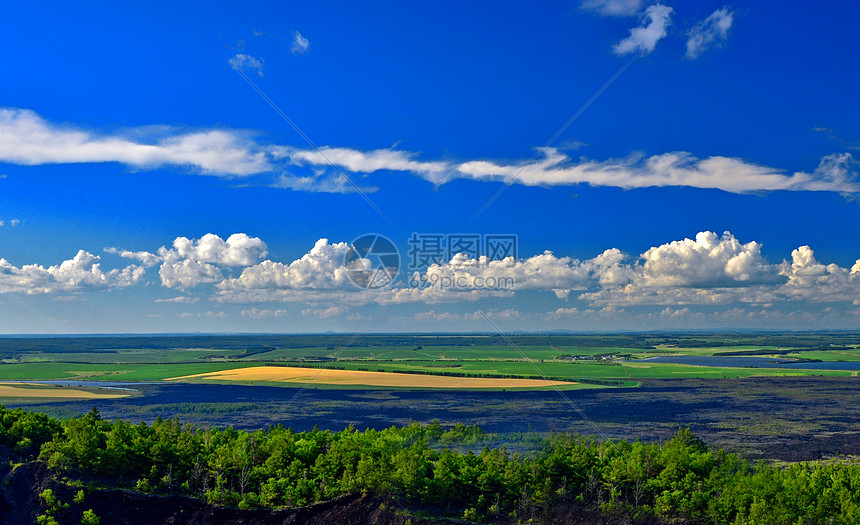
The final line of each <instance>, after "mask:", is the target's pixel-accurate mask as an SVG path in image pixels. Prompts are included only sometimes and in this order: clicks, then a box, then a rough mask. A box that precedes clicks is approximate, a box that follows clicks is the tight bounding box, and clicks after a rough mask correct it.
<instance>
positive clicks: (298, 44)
mask: <svg viewBox="0 0 860 525" xmlns="http://www.w3.org/2000/svg"><path fill="white" fill-rule="evenodd" d="M310 47H311V42H310V40H308V39H307V38H305V37H303V36H302V34H301V33H299V32H298V31H293V45H292V46H291V47H290V52H291V53H292V54H294V55H301V54H303V53H307V52H308V49H310Z"/></svg>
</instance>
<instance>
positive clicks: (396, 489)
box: [0, 407, 860, 525]
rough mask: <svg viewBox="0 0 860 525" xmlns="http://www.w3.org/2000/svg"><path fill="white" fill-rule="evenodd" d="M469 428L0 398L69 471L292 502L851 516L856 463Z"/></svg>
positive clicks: (679, 437) (106, 480)
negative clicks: (195, 419) (252, 428)
mask: <svg viewBox="0 0 860 525" xmlns="http://www.w3.org/2000/svg"><path fill="white" fill-rule="evenodd" d="M485 439H486V436H485V434H484V433H483V432H482V431H481V430H480V429H479V428H477V427H468V426H463V425H458V426H456V427H454V428H451V429H445V428H443V427H442V426H441V425H439V424H438V423H433V424H430V425H419V424H412V425H409V426H405V427H399V428H398V427H393V428H389V429H386V430H381V431H375V430H366V431H364V432H360V431H357V430H355V429H353V428H348V429H346V430H343V431H340V432H330V431H323V430H318V429H314V430H313V431H310V432H293V431H292V430H290V429H286V428H283V427H281V426H273V427H271V428H269V429H268V430H265V431H262V430H261V431H257V432H245V431H239V430H234V429H231V428H228V429H195V428H192V427H190V426H187V425H183V424H181V423H180V422H179V421H177V420H160V419H159V420H156V421H155V422H154V423H153V424H151V425H148V424H145V423H140V424H137V425H133V424H130V423H128V422H124V421H121V420H117V421H105V420H103V419H101V417H100V416H99V414H98V412H97V411H95V409H94V410H93V411H92V412H90V413H89V414H87V415H85V416H83V417H79V418H74V419H66V420H57V419H53V418H50V417H48V416H46V415H44V414H39V413H33V412H25V411H23V410H21V409H16V410H8V409H5V408H2V407H0V442H2V444H5V445H6V446H8V447H11V448H12V449H13V450H14V451H15V452H17V453H18V454H19V455H20V456H21V457H22V458H23V459H33V458H37V457H38V458H39V459H42V460H44V461H46V462H47V463H48V465H49V466H50V467H51V468H53V469H56V470H57V471H59V472H65V473H67V474H68V475H70V476H73V477H77V478H78V479H83V480H87V479H89V480H91V481H93V482H97V483H101V484H110V485H113V486H127V487H131V488H135V489H136V490H140V491H145V492H172V493H185V494H189V495H193V496H197V497H202V498H205V499H206V500H208V501H209V502H212V503H217V504H222V505H231V506H238V507H241V508H252V507H280V506H296V505H305V504H308V503H312V502H316V501H322V500H327V499H330V498H333V497H336V496H339V495H343V494H352V493H361V492H372V493H375V494H378V495H383V496H391V497H393V498H397V499H399V500H400V501H403V502H406V503H412V504H417V505H421V506H422V508H425V509H426V508H433V507H435V508H437V509H438V512H439V513H440V514H444V515H449V516H459V517H462V518H464V519H467V520H470V521H492V522H499V521H511V522H517V521H527V520H529V519H532V518H539V517H540V516H541V514H542V513H543V512H544V511H546V510H547V509H549V508H551V507H555V506H565V505H567V506H572V507H580V508H593V509H597V510H600V511H602V512H604V513H606V514H612V515H620V516H626V517H631V518H636V519H642V520H647V519H651V518H655V517H656V518H661V519H663V520H666V521H671V520H676V519H677V520H683V519H686V520H697V521H700V522H703V523H725V524H738V525H740V524H770V523H773V524H787V525H788V524H791V525H793V524H796V523H834V524H837V523H838V524H842V523H844V524H849V523H851V524H855V523H860V507H858V504H860V465H856V464H849V463H827V464H821V463H814V464H807V463H801V464H795V465H792V466H790V467H787V468H776V467H772V466H768V465H767V464H764V463H759V464H756V465H751V464H749V463H748V462H746V461H743V460H741V459H739V458H738V457H737V456H735V455H733V454H727V453H725V452H723V451H721V450H720V451H716V452H713V451H710V450H708V448H707V447H706V446H705V444H704V443H703V442H702V441H701V440H699V439H697V438H696V437H695V436H694V435H693V434H692V433H691V432H690V431H689V430H680V431H679V432H678V433H677V434H676V435H675V437H674V438H672V439H671V440H669V441H667V442H666V443H663V444H646V443H641V442H632V443H631V442H625V441H619V442H610V441H599V440H595V439H591V438H585V437H581V436H576V435H572V434H557V435H553V436H551V437H549V438H548V439H546V440H545V441H544V442H543V444H542V447H541V449H540V451H539V452H537V453H533V454H529V455H527V456H522V455H520V454H517V453H511V452H509V451H507V450H506V449H505V448H493V449H491V448H487V447H485V448H484V449H483V450H481V451H480V452H477V453H475V452H473V451H471V449H472V448H473V447H475V446H476V444H480V443H481V442H482V441H484V440H485Z"/></svg>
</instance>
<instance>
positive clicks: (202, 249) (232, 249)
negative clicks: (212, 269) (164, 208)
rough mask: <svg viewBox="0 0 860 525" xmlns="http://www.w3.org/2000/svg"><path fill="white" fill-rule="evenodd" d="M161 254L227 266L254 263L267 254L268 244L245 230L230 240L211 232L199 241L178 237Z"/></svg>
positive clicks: (163, 257)
mask: <svg viewBox="0 0 860 525" xmlns="http://www.w3.org/2000/svg"><path fill="white" fill-rule="evenodd" d="M158 253H159V256H160V257H161V258H162V259H163V260H171V259H191V260H195V261H198V262H202V263H213V264H221V265H225V266H250V265H252V264H254V263H256V262H257V261H258V260H259V259H261V258H262V257H265V256H266V255H267V253H268V247H267V246H266V243H264V242H263V241H262V239H260V238H258V237H250V236H248V235H246V234H244V233H234V234H233V235H231V236H230V237H228V238H227V240H224V239H222V238H221V237H219V236H217V235H215V234H214V233H207V234H206V235H204V236H203V237H201V238H200V239H198V240H193V239H189V238H187V237H177V238H176V240H174V241H173V248H172V249H167V248H164V247H162V248H161V249H159V250H158Z"/></svg>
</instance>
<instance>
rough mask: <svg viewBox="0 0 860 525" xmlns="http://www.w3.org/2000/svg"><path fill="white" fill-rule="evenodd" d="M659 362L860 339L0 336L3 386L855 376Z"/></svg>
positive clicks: (797, 355) (766, 353) (816, 352)
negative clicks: (360, 378)
mask: <svg viewBox="0 0 860 525" xmlns="http://www.w3.org/2000/svg"><path fill="white" fill-rule="evenodd" d="M655 356H716V357H723V356H744V357H767V358H781V359H790V360H806V361H822V362H826V361H860V334H853V333H836V334H825V333H822V334H807V333H805V334H752V335H745V334H735V335H731V334H728V335H727V334H705V335H698V334H697V335H679V334H668V335H666V334H642V335H605V336H603V335H583V336H577V335H528V336H519V335H517V336H507V337H506V336H484V335H477V336H465V335H457V336H453V335H452V336H445V335H440V336H427V335H423V336H421V335H411V336H410V335H369V336H361V337H358V338H352V337H347V336H339V335H318V336H224V337H218V336H193V337H181V336H173V337H127V338H123V337H105V338H98V337H94V338H45V339H38V338H6V339H0V360H2V362H0V381H2V380H93V381H130V382H140V381H162V380H165V379H167V378H172V377H179V376H188V375H193V374H202V373H208V372H216V371H220V370H227V369H234V368H242V367H251V366H261V365H275V366H301V367H321V368H332V369H343V370H363V371H371V372H409V373H419V374H432V375H444V376H463V377H503V378H547V379H556V380H568V381H577V380H584V381H586V384H588V382H589V381H591V382H592V383H591V384H592V385H594V386H604V387H605V386H635V385H636V384H637V381H638V380H645V379H671V378H711V379H719V378H739V377H751V376H836V377H851V376H856V375H857V373H856V372H852V371H846V370H818V369H803V370H801V369H778V368H749V367H724V366H719V367H717V366H693V365H689V364H671V363H655V362H650V361H642V359H646V358H649V357H655ZM813 366H814V365H813ZM311 386H313V385H311ZM320 386H322V385H320Z"/></svg>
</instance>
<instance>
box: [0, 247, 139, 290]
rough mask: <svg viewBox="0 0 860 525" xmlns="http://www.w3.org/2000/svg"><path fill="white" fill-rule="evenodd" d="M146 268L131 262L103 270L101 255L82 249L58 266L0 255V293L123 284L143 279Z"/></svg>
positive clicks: (109, 286) (131, 283) (122, 285)
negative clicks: (17, 263) (20, 263)
mask: <svg viewBox="0 0 860 525" xmlns="http://www.w3.org/2000/svg"><path fill="white" fill-rule="evenodd" d="M144 272H145V269H144V268H142V267H140V266H136V265H131V266H127V267H125V268H121V269H113V270H109V271H103V270H102V269H101V263H100V262H99V257H98V256H97V255H93V254H91V253H89V252H86V251H84V250H80V251H79V252H78V253H77V255H75V257H74V258H72V259H69V260H67V261H63V262H62V263H61V264H59V265H56V266H49V267H47V268H46V267H44V266H41V265H38V264H28V265H24V266H22V267H20V268H18V267H16V266H13V265H12V264H10V263H9V262H8V261H7V260H6V259H0V293H23V294H28V295H35V294H47V293H54V292H75V291H84V290H104V289H110V288H123V287H126V286H131V285H133V284H135V283H137V282H139V281H140V279H141V278H142V277H143V275H144Z"/></svg>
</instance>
